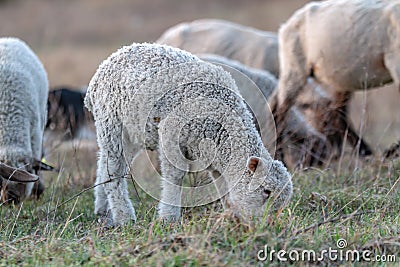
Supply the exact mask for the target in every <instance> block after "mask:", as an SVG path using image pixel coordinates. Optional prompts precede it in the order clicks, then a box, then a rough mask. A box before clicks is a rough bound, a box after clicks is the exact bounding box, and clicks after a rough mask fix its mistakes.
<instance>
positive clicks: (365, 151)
mask: <svg viewBox="0 0 400 267" xmlns="http://www.w3.org/2000/svg"><path fill="white" fill-rule="evenodd" d="M347 140H348V142H349V143H350V145H351V146H352V147H354V148H357V147H358V153H359V155H360V156H370V155H372V149H371V147H370V146H369V145H368V144H367V143H366V142H365V141H364V139H363V138H362V137H361V136H359V135H358V134H357V133H356V131H355V130H354V128H353V126H352V125H350V124H349V125H348V126H347Z"/></svg>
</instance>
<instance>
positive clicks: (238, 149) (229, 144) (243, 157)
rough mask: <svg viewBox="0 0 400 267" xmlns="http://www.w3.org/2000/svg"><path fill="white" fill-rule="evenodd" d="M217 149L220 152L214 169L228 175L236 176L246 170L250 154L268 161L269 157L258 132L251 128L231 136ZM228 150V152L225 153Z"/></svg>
mask: <svg viewBox="0 0 400 267" xmlns="http://www.w3.org/2000/svg"><path fill="white" fill-rule="evenodd" d="M219 151H220V152H221V153H219V154H220V156H219V162H216V163H217V164H215V169H216V170H217V171H218V172H219V173H221V174H224V173H225V174H228V175H229V176H232V175H234V176H237V175H240V174H242V173H243V172H244V171H246V170H247V161H248V159H249V157H251V156H256V157H262V158H265V159H267V160H268V161H270V159H271V156H270V155H269V153H268V151H267V149H266V148H265V147H264V145H263V143H262V141H261V137H260V136H259V135H258V132H257V131H256V130H255V129H252V128H248V129H245V130H243V131H241V132H240V133H237V135H235V136H232V137H231V138H230V140H227V141H226V142H224V144H223V145H222V146H221V147H220V148H219ZM228 151H229V152H230V153H226V152H228Z"/></svg>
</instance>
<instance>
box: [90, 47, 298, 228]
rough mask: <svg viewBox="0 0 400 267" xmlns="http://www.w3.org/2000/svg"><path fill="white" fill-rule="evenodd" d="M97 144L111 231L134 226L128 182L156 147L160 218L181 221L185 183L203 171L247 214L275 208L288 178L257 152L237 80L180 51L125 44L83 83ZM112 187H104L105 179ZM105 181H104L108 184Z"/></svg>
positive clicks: (283, 199)
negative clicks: (143, 155) (141, 157)
mask: <svg viewBox="0 0 400 267" xmlns="http://www.w3.org/2000/svg"><path fill="white" fill-rule="evenodd" d="M85 105H86V107H87V108H88V110H89V111H91V112H92V113H93V116H94V119H95V125H96V131H97V142H98V145H99V159H98V170H97V180H96V183H97V184H99V183H104V182H105V183H104V184H101V185H100V186H97V187H96V188H95V198H96V199H95V213H96V214H98V215H101V216H107V214H108V213H109V212H111V216H112V220H113V224H125V223H127V222H129V221H131V220H136V215H135V210H134V208H133V206H132V203H131V201H130V200H129V196H128V192H127V184H126V180H125V179H123V178H124V177H125V176H126V175H127V172H128V166H129V164H130V163H131V161H132V160H133V159H134V158H135V156H136V155H137V154H138V152H139V151H140V150H142V149H148V150H158V151H159V157H160V162H161V172H162V181H161V183H162V192H161V200H160V204H159V210H158V213H159V216H160V217H161V218H163V219H164V220H167V221H170V220H172V221H173V220H177V219H178V218H179V217H180V207H181V193H182V187H181V185H182V178H183V176H184V175H185V173H187V172H192V171H197V170H200V171H201V170H205V169H206V170H208V171H210V173H211V174H212V176H213V177H214V178H215V185H216V187H217V190H218V193H219V194H220V197H222V196H224V195H226V194H228V203H229V204H230V206H231V207H232V208H233V209H235V210H237V211H238V212H240V213H242V214H244V215H255V216H260V215H262V214H263V213H264V212H265V209H266V206H267V205H269V204H271V203H272V209H274V210H278V209H282V208H283V207H284V206H285V204H286V203H287V202H288V200H289V199H290V196H291V194H292V182H291V177H290V174H289V173H288V172H287V170H286V168H285V167H284V166H283V164H282V163H281V162H280V161H276V160H273V159H272V158H271V156H270V155H269V153H268V151H267V149H266V148H265V147H264V146H263V144H262V141H261V138H260V135H259V134H258V132H257V130H256V128H255V126H254V123H253V118H252V116H251V114H250V112H249V111H248V110H247V108H246V106H245V104H244V102H243V99H242V97H241V96H240V95H239V93H238V90H237V87H236V85H235V82H234V81H233V80H232V78H231V77H230V75H229V74H228V73H227V72H225V71H223V69H222V68H221V67H218V66H215V65H212V64H210V63H206V62H204V61H201V60H200V59H198V58H197V57H195V56H193V55H191V54H189V53H188V52H185V51H182V50H180V49H176V48H172V47H169V46H164V45H157V44H132V45H131V46H125V47H122V48H121V49H119V50H118V51H116V52H115V53H113V54H112V55H111V56H110V57H109V58H108V59H106V60H105V61H104V62H103V63H102V64H101V65H100V66H99V68H98V69H97V71H96V73H95V75H94V76H93V78H92V79H91V81H90V83H89V87H88V90H87V94H86V97H85ZM110 180H111V181H110ZM107 181H110V182H107Z"/></svg>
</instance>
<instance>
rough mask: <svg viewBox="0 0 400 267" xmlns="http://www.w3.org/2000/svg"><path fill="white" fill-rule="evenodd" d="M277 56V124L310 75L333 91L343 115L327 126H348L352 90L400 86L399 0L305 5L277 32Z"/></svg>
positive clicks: (293, 102)
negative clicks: (278, 73)
mask: <svg viewBox="0 0 400 267" xmlns="http://www.w3.org/2000/svg"><path fill="white" fill-rule="evenodd" d="M279 58H280V80H279V91H278V107H277V108H276V109H275V115H276V118H277V119H278V121H280V120H284V119H285V117H286V114H287V112H288V110H289V109H290V108H291V107H292V106H293V105H294V104H295V103H296V99H297V97H298V96H299V95H300V94H301V93H302V92H303V91H304V90H306V89H304V88H305V85H306V82H307V78H308V77H310V76H312V77H314V78H315V79H316V80H317V81H318V82H320V83H321V84H327V85H329V87H330V88H331V90H332V91H334V92H335V95H334V97H335V101H334V105H335V106H336V109H337V110H338V111H339V112H340V113H341V115H342V116H336V117H335V118H331V120H329V121H330V123H331V124H338V125H340V124H348V123H349V122H348V119H347V104H348V102H349V99H350V97H351V95H352V92H354V91H357V90H366V89H369V88H373V87H377V86H381V85H384V84H387V83H390V82H392V81H393V82H394V83H395V84H396V85H397V86H398V87H399V86H400V67H399V66H400V1H398V0H391V1H389V0H370V1H363V0H335V1H323V2H312V3H309V4H307V5H305V6H304V7H303V8H301V9H299V10H298V11H296V12H295V13H294V14H293V15H292V16H291V18H289V20H288V21H287V22H286V23H285V24H284V25H282V27H281V28H280V30H279ZM325 121H327V120H326V119H325ZM280 130H282V129H280Z"/></svg>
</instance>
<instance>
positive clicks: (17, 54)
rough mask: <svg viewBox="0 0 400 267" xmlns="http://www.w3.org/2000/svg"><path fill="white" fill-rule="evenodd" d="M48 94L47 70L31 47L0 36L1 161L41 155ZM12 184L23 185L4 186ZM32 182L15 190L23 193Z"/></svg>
mask: <svg viewBox="0 0 400 267" xmlns="http://www.w3.org/2000/svg"><path fill="white" fill-rule="evenodd" d="M47 94H48V81H47V74H46V71H45V69H44V67H43V65H42V63H41V62H40V60H39V59H38V58H37V56H36V55H35V54H34V53H33V52H32V50H31V49H30V48H29V47H28V46H27V45H26V44H25V43H24V42H23V41H21V40H19V39H17V38H0V161H1V162H4V163H7V164H9V165H11V166H13V167H22V168H23V167H24V166H25V165H27V164H28V163H30V161H31V160H32V158H36V159H40V158H41V154H42V137H43V130H44V127H45V123H46V114H47V111H46V103H47ZM14 186H15V187H21V186H23V187H24V188H25V185H16V184H14V185H13V184H11V183H10V184H9V185H7V188H8V190H13V187H14ZM32 186H33V183H30V184H27V185H26V188H25V189H21V188H20V189H17V190H18V191H25V192H24V194H25V197H26V196H29V195H30V193H31V189H32ZM20 193H22V192H20ZM20 197H22V198H23V197H24V195H20Z"/></svg>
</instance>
